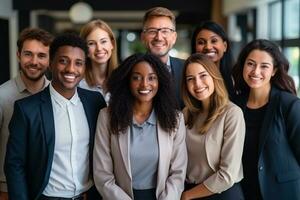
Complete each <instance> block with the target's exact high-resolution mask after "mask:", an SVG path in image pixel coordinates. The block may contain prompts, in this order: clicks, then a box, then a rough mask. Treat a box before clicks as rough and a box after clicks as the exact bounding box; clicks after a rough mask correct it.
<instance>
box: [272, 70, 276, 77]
mask: <svg viewBox="0 0 300 200" xmlns="http://www.w3.org/2000/svg"><path fill="white" fill-rule="evenodd" d="M276 72H277V68H274V69H273V72H272V77H273V76H275V74H276Z"/></svg>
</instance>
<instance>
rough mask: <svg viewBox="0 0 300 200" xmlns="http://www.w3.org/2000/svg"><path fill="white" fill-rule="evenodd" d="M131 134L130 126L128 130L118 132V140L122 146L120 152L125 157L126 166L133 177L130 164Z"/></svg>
mask: <svg viewBox="0 0 300 200" xmlns="http://www.w3.org/2000/svg"><path fill="white" fill-rule="evenodd" d="M129 136H130V128H128V129H127V131H126V132H124V133H119V134H118V140H119V146H120V152H121V155H122V158H123V162H124V164H125V167H126V171H127V173H128V175H129V177H130V179H132V175H131V166H130V155H129V144H128V142H129Z"/></svg>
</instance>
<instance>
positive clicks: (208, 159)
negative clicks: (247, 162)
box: [181, 54, 245, 200]
mask: <svg viewBox="0 0 300 200" xmlns="http://www.w3.org/2000/svg"><path fill="white" fill-rule="evenodd" d="M181 89H182V98H183V101H184V103H185V105H186V107H185V108H184V110H183V112H184V115H185V122H186V126H187V136H186V143H187V150H188V167H187V177H186V188H185V189H186V190H185V192H183V194H182V197H181V200H189V199H205V200H206V199H209V200H212V199H213V200H216V199H220V200H240V199H244V198H243V193H242V190H241V187H240V185H239V182H240V180H241V179H242V178H243V170H242V152H243V144H244V137H245V122H244V117H243V113H242V111H241V109H240V108H239V107H238V106H236V105H235V104H233V103H231V102H230V101H229V99H228V94H227V91H226V87H225V85H224V81H223V79H222V76H221V74H220V72H219V70H218V68H217V66H216V65H215V64H214V63H213V61H211V60H210V59H209V58H207V56H205V55H201V54H193V55H191V56H190V57H189V58H188V59H187V60H186V62H185V65H184V71H183V77H182V85H181Z"/></svg>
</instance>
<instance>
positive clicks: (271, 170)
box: [237, 86, 300, 200]
mask: <svg viewBox="0 0 300 200" xmlns="http://www.w3.org/2000/svg"><path fill="white" fill-rule="evenodd" d="M247 99H248V98H241V99H240V100H239V101H238V102H237V103H238V104H239V105H240V106H241V108H242V109H245V108H246V102H247ZM246 123H247V122H246ZM246 134H247V133H246ZM258 153H259V154H258V163H257V173H258V181H259V187H260V191H261V194H262V197H263V199H266V200H269V199H272V200H282V199H293V200H300V99H299V98H297V97H296V96H294V95H292V94H290V93H288V92H285V91H282V90H280V89H278V88H276V87H274V86H273V87H272V89H271V94H270V99H269V105H268V106H267V110H266V113H265V118H264V121H263V123H262V128H261V130H260V134H259V146H258ZM246 199H247V197H246Z"/></svg>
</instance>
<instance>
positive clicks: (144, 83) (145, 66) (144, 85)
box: [130, 61, 158, 103]
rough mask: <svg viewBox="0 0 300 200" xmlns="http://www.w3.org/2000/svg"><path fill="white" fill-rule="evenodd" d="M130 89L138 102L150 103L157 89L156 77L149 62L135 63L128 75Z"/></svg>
mask: <svg viewBox="0 0 300 200" xmlns="http://www.w3.org/2000/svg"><path fill="white" fill-rule="evenodd" d="M130 91H131V93H132V95H133V96H134V98H135V102H138V103H152V101H153V98H154V97H155V95H156V94H157V91H158V77H157V74H156V72H155V71H154V70H153V68H152V67H151V66H150V64H149V63H147V62H145V61H142V62H139V63H137V64H136V65H135V66H134V67H133V68H132V72H131V75H130Z"/></svg>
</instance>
